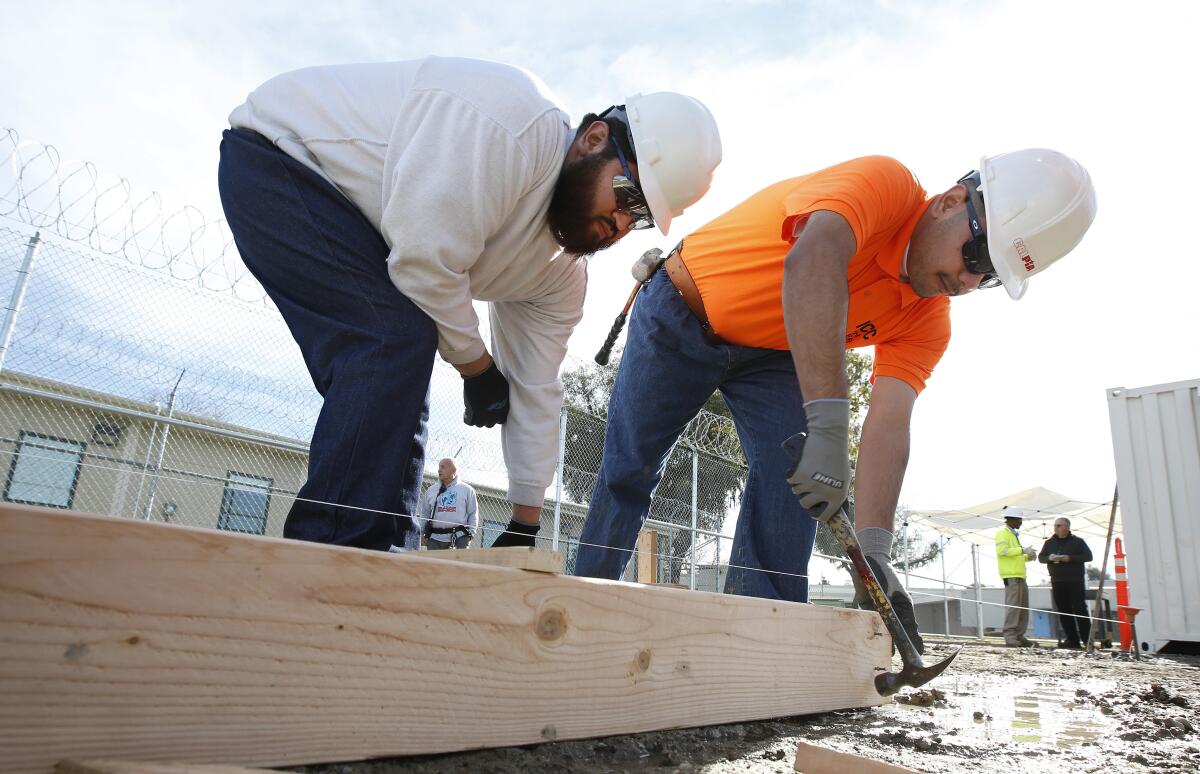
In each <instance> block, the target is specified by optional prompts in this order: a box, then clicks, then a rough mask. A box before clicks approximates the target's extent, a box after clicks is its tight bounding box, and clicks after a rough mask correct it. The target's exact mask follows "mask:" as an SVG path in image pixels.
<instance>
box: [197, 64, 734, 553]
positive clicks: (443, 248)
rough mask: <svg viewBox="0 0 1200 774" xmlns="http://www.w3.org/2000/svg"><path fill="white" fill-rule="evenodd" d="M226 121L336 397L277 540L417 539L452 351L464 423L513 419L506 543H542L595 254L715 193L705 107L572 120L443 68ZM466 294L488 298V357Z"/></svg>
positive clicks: (275, 100)
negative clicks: (441, 378) (562, 374)
mask: <svg viewBox="0 0 1200 774" xmlns="http://www.w3.org/2000/svg"><path fill="white" fill-rule="evenodd" d="M229 121H230V125H231V126H232V127H233V128H231V129H229V130H227V131H226V132H225V134H224V139H223V141H222V143H221V164H220V171H219V183H220V192H221V202H222V205H223V207H224V209H225V216H226V220H227V221H228V223H229V228H230V230H231V231H232V232H233V236H234V241H235V242H236V244H237V247H238V251H239V252H240V253H241V256H242V259H243V260H244V261H245V263H246V265H247V267H248V268H249V269H250V271H251V272H252V273H253V274H254V276H255V277H256V278H257V279H258V280H259V281H260V282H261V283H262V285H263V287H264V288H265V289H266V291H267V293H268V295H269V296H270V297H271V299H272V300H273V301H274V302H275V305H276V306H277V307H278V308H279V311H280V313H281V314H282V316H283V318H284V320H285V321H286V322H287V324H288V327H289V329H290V330H291V333H292V335H293V337H294V338H295V339H296V342H297V344H298V345H299V346H300V350H301V353H302V354H303V356H304V360H305V364H306V365H307V366H308V370H309V373H310V375H311V376H312V379H313V384H314V385H315V386H316V388H317V390H318V392H320V393H321V395H322V396H323V397H324V399H325V402H324V405H323V406H322V409H321V413H320V416H319V417H318V419H317V424H316V427H315V429H314V431H313V438H312V443H311V446H310V451H309V470H308V480H307V481H306V482H305V484H304V485H303V486H302V487H301V488H300V491H299V492H298V494H297V497H296V502H295V503H294V505H293V506H292V509H291V511H290V513H289V514H288V519H287V522H286V523H285V525H284V536H285V537H291V538H296V539H300V540H311V541H317V542H323V543H332V544H339V545H352V546H359V547H363V548H371V549H377V550H388V548H389V547H390V546H391V545H398V546H404V545H406V544H408V543H409V542H411V541H406V535H407V534H408V533H410V532H412V531H414V530H419V528H418V527H416V526H414V524H413V519H412V518H411V516H412V514H415V513H417V504H418V503H417V500H418V496H419V492H420V482H421V475H422V472H423V468H424V457H425V440H426V431H427V427H426V421H427V418H428V392H429V382H430V377H431V374H432V369H433V358H434V354H435V353H438V354H440V355H441V356H442V358H443V359H445V360H446V361H447V362H449V363H450V364H452V365H453V366H454V367H455V368H456V369H458V371H459V372H460V373H461V374H462V376H463V379H464V382H463V396H464V402H465V406H466V410H465V413H464V421H465V422H466V423H468V424H471V425H476V426H480V427H483V426H487V427H491V426H493V425H496V424H502V425H504V430H503V433H502V443H503V448H504V459H505V464H506V466H507V468H508V472H509V487H508V499H509V501H510V502H511V503H512V510H513V520H512V521H511V522H510V523H509V525H508V529H507V531H506V533H505V534H504V535H501V537H500V539H499V540H498V541H497V545H506V544H507V545H532V544H533V536H534V535H535V534H536V532H537V530H538V520H539V517H540V510H541V504H542V501H543V497H544V495H545V489H546V486H548V485H549V483H550V481H551V479H552V478H553V475H554V463H555V453H554V448H555V440H556V437H557V421H558V411H559V408H560V406H561V403H562V385H561V383H560V382H559V379H558V372H559V367H560V365H561V363H562V360H563V358H564V356H565V355H566V344H567V339H568V337H569V336H570V334H571V331H572V329H573V328H574V327H575V324H576V323H577V322H578V321H579V318H580V316H581V314H582V307H583V297H584V290H585V287H586V283H587V264H586V262H585V261H584V260H583V257H585V256H586V255H588V254H591V253H593V252H596V251H598V250H602V249H604V248H606V247H609V246H610V245H612V244H614V243H615V242H616V241H617V240H618V239H620V238H621V237H623V236H625V234H627V233H628V232H629V231H630V230H631V229H633V228H645V227H649V226H650V225H654V224H657V225H658V226H659V228H660V230H662V232H663V233H664V234H665V233H666V232H667V227H668V226H669V225H670V222H671V218H672V217H673V216H676V215H679V214H680V213H682V212H683V210H684V208H686V207H689V206H691V205H692V204H693V203H694V202H696V201H697V200H698V199H699V198H700V197H701V196H703V195H704V193H705V192H706V191H707V190H708V186H709V184H710V182H711V178H712V172H713V169H715V167H716V166H717V164H718V163H719V162H720V160H721V142H720V138H719V136H718V133H717V129H716V124H715V122H714V121H713V118H712V116H711V114H710V113H709V112H708V110H707V109H706V108H705V107H704V106H703V105H702V104H700V103H699V102H698V101H696V100H694V99H692V98H690V97H686V96H683V95H681V94H674V93H670V92H662V93H657V94H648V95H645V96H642V95H635V96H633V97H630V98H629V99H628V100H626V103H625V105H623V106H616V107H614V108H610V109H609V110H607V111H605V112H604V113H603V114H602V115H595V114H588V115H587V116H585V117H584V118H583V120H582V121H581V122H580V124H579V126H578V127H576V128H572V127H571V126H570V124H569V122H568V118H567V115H566V113H564V112H563V111H562V110H561V109H560V108H559V107H558V106H557V105H556V104H555V102H554V100H553V99H552V98H551V97H550V96H549V94H548V92H547V90H546V89H545V87H544V86H543V85H542V84H541V83H540V81H538V80H537V79H536V78H535V77H533V76H532V75H530V74H529V73H526V72H524V71H523V70H520V69H518V68H515V67H510V66H507V65H501V64H495V63H490V62H480V61H475V60H468V59H454V58H441V57H428V58H425V59H420V60H413V61H408V62H390V63H380V64H363V65H341V66H331V67H313V68H307V69H304V70H298V71H295V72H291V73H286V74H284V75H280V76H278V77H276V78H273V79H271V80H270V81H268V82H267V83H265V84H263V85H262V86H260V87H259V88H257V89H255V90H254V91H253V92H252V93H251V94H250V96H249V97H248V98H247V100H246V102H245V103H244V104H242V105H241V106H239V107H237V108H236V109H234V111H233V113H232V114H231V115H230V117H229ZM639 151H641V153H640V155H639ZM472 299H477V300H482V301H489V302H491V303H490V318H491V329H492V341H491V347H490V350H489V347H488V346H487V345H485V343H484V341H483V339H482V337H481V336H480V333H479V320H478V319H477V317H476V315H475V311H474V309H473V307H472V306H471V301H472ZM397 473H399V475H400V477H401V479H402V485H401V486H399V487H397V486H396V477H397Z"/></svg>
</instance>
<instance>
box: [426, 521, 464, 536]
mask: <svg viewBox="0 0 1200 774" xmlns="http://www.w3.org/2000/svg"><path fill="white" fill-rule="evenodd" d="M458 532H461V533H462V534H464V535H471V536H472V537H474V535H475V533H474V532H472V531H471V530H469V529H467V528H466V527H464V526H462V525H461V524H460V525H459V526H457V527H430V528H429V534H430V535H454V534H455V533H458Z"/></svg>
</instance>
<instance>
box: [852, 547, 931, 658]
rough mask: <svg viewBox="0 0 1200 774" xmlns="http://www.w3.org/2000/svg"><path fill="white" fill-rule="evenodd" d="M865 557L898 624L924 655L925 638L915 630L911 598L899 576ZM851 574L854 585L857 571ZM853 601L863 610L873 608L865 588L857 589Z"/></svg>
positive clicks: (887, 566)
mask: <svg viewBox="0 0 1200 774" xmlns="http://www.w3.org/2000/svg"><path fill="white" fill-rule="evenodd" d="M866 559H867V565H868V566H869V567H870V568H871V572H873V573H875V579H876V580H878V581H879V585H880V586H881V587H882V588H883V593H884V595H885V596H887V598H888V601H890V602H891V603H892V609H893V610H895V611H896V618H898V619H900V625H901V626H903V627H904V632H905V634H907V635H908V639H909V640H910V641H911V642H912V644H913V647H914V648H916V649H917V652H918V653H920V654H922V655H924V654H925V640H923V639H921V633H920V632H918V631H917V613H916V611H915V610H914V609H913V603H912V598H911V597H909V596H908V592H906V591H905V590H904V584H902V583H901V582H900V578H899V577H898V576H897V575H896V572H895V571H894V570H893V569H892V568H891V566H890V565H887V564H880V563H879V562H877V561H875V559H873V558H872V557H870V556H868V557H866ZM851 575H852V576H853V578H854V581H855V585H856V586H857V585H859V581H858V573H856V572H853V571H852V572H851ZM855 601H857V602H858V606H859V607H860V608H862V609H863V610H874V608H873V607H871V603H870V602H868V601H867V600H866V591H865V590H862V589H860V590H859V593H858V597H857V598H856V600H855ZM894 649H895V648H894V646H893V650H894Z"/></svg>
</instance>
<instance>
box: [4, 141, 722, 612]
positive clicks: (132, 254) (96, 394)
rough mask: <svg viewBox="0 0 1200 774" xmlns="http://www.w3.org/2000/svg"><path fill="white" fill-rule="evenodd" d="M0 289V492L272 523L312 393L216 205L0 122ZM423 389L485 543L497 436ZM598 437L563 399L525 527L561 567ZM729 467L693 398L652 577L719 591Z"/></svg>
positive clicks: (435, 390)
mask: <svg viewBox="0 0 1200 774" xmlns="http://www.w3.org/2000/svg"><path fill="white" fill-rule="evenodd" d="M0 298H4V299H7V300H8V303H7V308H6V312H5V320H4V328H3V338H2V340H0V466H2V469H3V470H4V471H5V481H4V489H3V499H4V500H6V501H9V502H17V503H28V504H34V505H42V506H48V507H55V508H65V509H71V510H77V511H85V512H90V513H98V514H105V515H111V516H120V517H125V518H133V519H142V520H147V521H159V522H167V523H175V524H183V525H187V526H192V527H205V528H211V529H222V530H230V531H235V532H245V533H252V534H264V535H274V536H278V535H280V534H282V529H283V522H284V519H285V518H286V515H287V512H288V510H289V508H290V507H291V504H292V501H293V500H294V498H295V494H296V491H297V490H298V488H299V487H300V485H301V484H302V483H303V481H304V478H305V474H306V470H307V451H308V438H309V437H310V435H311V431H312V427H313V425H314V423H315V420H316V417H317V413H318V411H319V409H320V397H319V396H318V395H317V393H316V391H315V390H314V389H313V387H312V383H311V381H310V380H309V377H308V373H307V371H306V370H305V368H304V364H303V361H302V359H301V357H300V354H299V352H298V351H297V348H296V346H295V344H294V343H293V341H292V339H291V336H290V334H289V333H288V331H287V328H286V326H285V325H284V323H283V321H282V319H281V318H280V316H279V315H278V313H277V312H276V311H275V309H274V308H273V306H272V305H271V303H270V301H269V299H268V298H267V297H266V296H265V294H264V292H263V291H262V288H261V286H259V285H258V283H257V282H256V281H255V280H254V278H253V277H252V276H250V275H249V273H248V272H247V271H246V269H245V268H244V266H243V265H242V264H241V260H240V258H239V257H238V256H237V253H236V249H235V248H234V246H233V242H232V239H231V237H230V235H229V232H228V230H227V228H226V227H225V224H224V222H223V221H220V220H212V219H209V218H205V217H204V216H203V215H202V214H201V213H200V212H199V211H197V210H195V209H194V208H183V209H180V210H177V211H173V212H171V211H167V210H165V209H164V207H163V204H162V202H161V200H160V199H159V197H158V196H157V195H156V194H149V195H146V196H139V195H138V194H136V192H135V190H134V188H133V186H132V185H131V184H130V183H129V182H128V181H126V180H123V179H119V178H107V177H105V176H104V175H103V174H101V173H100V172H98V171H97V170H96V169H95V168H94V167H93V166H92V165H91V164H89V163H87V162H71V163H67V162H64V161H62V160H61V159H60V157H59V154H58V152H57V151H56V150H55V149H54V148H53V147H52V146H46V145H40V144H37V143H23V142H21V141H20V138H19V137H18V135H17V133H16V132H15V131H13V130H3V129H0ZM483 318H484V319H486V315H485V316H483ZM579 365H580V364H578V363H568V367H576V368H577V367H579ZM430 395H431V405H430V420H429V425H430V434H429V444H428V458H427V459H426V483H427V484H428V483H431V482H433V481H434V479H435V476H436V466H437V461H438V460H439V459H440V458H442V457H454V458H456V459H457V460H458V464H459V469H460V471H462V473H463V478H464V480H467V481H468V482H469V483H471V484H472V485H473V486H475V487H476V489H477V492H478V494H479V505H480V523H481V527H482V529H481V530H480V534H479V536H478V537H477V541H476V545H479V544H482V545H490V544H491V542H492V541H494V540H495V538H496V536H497V535H499V533H500V532H501V531H502V530H503V528H504V527H505V525H507V523H508V519H509V516H510V507H509V505H508V504H507V502H506V501H505V497H504V493H505V489H506V485H507V474H506V470H505V466H504V462H503V457H502V454H501V449H500V443H499V433H498V432H496V431H495V430H485V429H477V428H471V427H468V426H466V425H464V424H463V423H462V402H461V400H462V399H461V380H460V379H459V377H458V374H457V372H455V371H454V369H453V368H451V367H450V366H448V365H447V364H445V363H442V362H441V361H438V365H437V367H435V369H434V374H433V382H432V385H431V390H430ZM603 440H604V422H603V420H601V419H598V418H597V417H594V416H591V415H590V414H588V413H586V412H583V411H580V410H577V409H573V408H570V407H568V408H564V410H563V413H562V417H561V426H560V446H559V459H558V477H557V478H558V480H557V482H556V484H555V485H554V486H553V487H552V488H551V489H550V490H549V491H548V493H547V494H548V497H547V499H546V501H545V503H544V507H543V512H542V520H543V525H542V531H541V534H540V536H539V538H538V540H539V543H540V544H542V545H545V546H546V547H553V548H558V549H559V550H561V551H562V552H563V553H564V555H565V557H566V563H567V566H566V570H567V571H568V572H569V571H571V570H572V569H573V565H574V558H575V554H576V551H577V550H578V544H579V535H580V532H581V530H582V527H583V521H584V516H585V513H586V504H587V501H588V499H589V498H590V495H591V489H592V486H593V485H594V483H595V478H596V471H597V469H598V468H599V464H600V459H601V451H602V448H603ZM744 480H745V468H744V465H742V464H741V455H740V447H739V446H738V445H737V438H736V433H735V432H734V430H733V427H732V423H731V422H730V421H729V420H728V419H726V418H724V417H720V416H716V415H711V414H708V413H707V412H705V413H704V414H702V415H701V416H700V417H698V418H697V420H696V421H695V422H693V423H692V425H690V426H689V427H688V430H687V432H686V433H685V435H684V437H683V438H682V439H681V441H680V443H679V444H678V445H677V447H676V448H675V449H674V450H673V452H672V454H671V457H670V460H669V463H668V467H667V473H666V475H665V476H664V479H663V483H662V485H661V486H660V487H659V488H658V491H657V492H656V493H655V496H654V500H653V504H652V507H651V511H650V518H649V520H648V522H647V525H646V528H647V529H651V530H654V531H656V532H658V533H659V539H658V554H659V555H658V556H657V557H656V562H655V565H654V566H655V567H656V571H655V572H656V576H657V578H656V579H657V580H658V581H660V582H671V583H685V584H689V585H694V586H695V587H697V588H705V589H709V590H719V588H720V582H721V580H723V579H722V578H720V577H718V576H719V574H720V573H719V570H718V566H719V564H720V562H721V558H722V551H723V550H724V552H725V553H726V554H727V553H728V547H729V546H728V543H729V538H728V537H724V536H723V529H724V525H725V521H726V517H727V515H728V514H729V513H731V512H735V511H736V507H737V504H738V501H739V499H740V495H741V486H742V482H744ZM731 521H732V520H731ZM635 558H636V557H635ZM637 565H638V563H637V562H636V561H631V562H630V565H629V567H630V570H629V573H628V577H630V578H633V577H634V574H635V573H636V569H635V568H636V567H637Z"/></svg>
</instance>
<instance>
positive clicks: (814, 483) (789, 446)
mask: <svg viewBox="0 0 1200 774" xmlns="http://www.w3.org/2000/svg"><path fill="white" fill-rule="evenodd" d="M804 411H805V413H806V414H807V415H808V434H807V435H808V437H807V439H806V440H804V441H803V449H804V450H803V453H802V454H800V456H799V458H798V459H797V458H796V456H795V453H794V448H795V446H796V444H794V443H793V439H796V438H797V437H798V436H803V435H804V434H803V433H800V434H797V435H794V436H792V437H791V438H789V439H787V440H786V441H784V442H783V448H784V450H785V451H787V452H789V454H791V455H792V462H793V465H792V468H791V470H789V471H788V477H787V480H788V483H789V484H791V485H792V491H793V492H795V493H796V496H797V497H799V498H800V504H801V505H803V506H804V507H805V508H807V509H808V512H809V513H810V514H812V517H813V518H814V519H816V520H817V521H820V522H827V521H829V519H830V517H832V516H833V514H835V513H837V511H838V508H839V507H841V505H842V503H844V502H846V495H847V492H849V489H850V451H849V440H850V401H848V400H841V399H837V398H830V399H824V398H823V399H820V400H812V401H809V402H808V403H805V404H804Z"/></svg>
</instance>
